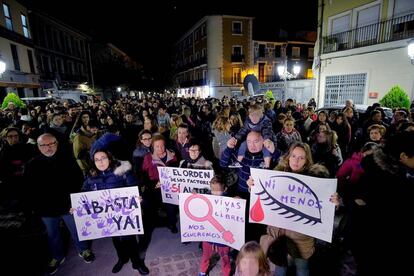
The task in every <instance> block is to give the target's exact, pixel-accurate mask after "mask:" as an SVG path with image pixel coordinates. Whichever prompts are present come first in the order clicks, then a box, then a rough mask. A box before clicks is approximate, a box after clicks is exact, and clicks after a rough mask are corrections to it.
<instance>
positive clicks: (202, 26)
mask: <svg viewBox="0 0 414 276" xmlns="http://www.w3.org/2000/svg"><path fill="white" fill-rule="evenodd" d="M206 35H207V32H206V24H203V25H201V37H205V36H206Z"/></svg>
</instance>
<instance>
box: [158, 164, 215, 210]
mask: <svg viewBox="0 0 414 276" xmlns="http://www.w3.org/2000/svg"><path fill="white" fill-rule="evenodd" d="M158 174H159V178H160V183H161V193H162V202H164V203H171V204H175V205H178V194H179V193H191V192H192V191H193V190H195V191H196V192H197V193H199V194H205V193H207V192H209V191H210V180H211V179H212V178H213V176H214V171H213V170H196V169H183V168H171V167H158Z"/></svg>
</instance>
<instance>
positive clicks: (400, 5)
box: [394, 0, 414, 17]
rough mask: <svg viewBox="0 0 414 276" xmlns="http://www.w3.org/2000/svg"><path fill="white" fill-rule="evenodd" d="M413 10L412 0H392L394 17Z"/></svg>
mask: <svg viewBox="0 0 414 276" xmlns="http://www.w3.org/2000/svg"><path fill="white" fill-rule="evenodd" d="M412 12H414V5H413V1H412V0H394V17H400V16H403V15H405V14H408V13H412Z"/></svg>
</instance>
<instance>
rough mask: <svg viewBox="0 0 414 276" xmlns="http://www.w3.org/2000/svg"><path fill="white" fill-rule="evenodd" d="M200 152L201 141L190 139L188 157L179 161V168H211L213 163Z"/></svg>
mask: <svg viewBox="0 0 414 276" xmlns="http://www.w3.org/2000/svg"><path fill="white" fill-rule="evenodd" d="M201 153H202V151H201V143H200V142H198V141H196V140H195V139H191V140H190V142H189V148H188V155H189V157H188V158H186V159H184V160H181V161H180V168H188V169H201V170H212V169H213V163H212V162H211V161H209V160H206V159H205V158H204V156H203V155H202V154H201Z"/></svg>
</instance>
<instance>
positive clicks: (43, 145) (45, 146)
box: [39, 141, 57, 148]
mask: <svg viewBox="0 0 414 276" xmlns="http://www.w3.org/2000/svg"><path fill="white" fill-rule="evenodd" d="M56 144H57V141H54V142H52V143H49V144H39V147H41V148H47V147H53V146H55V145H56Z"/></svg>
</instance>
